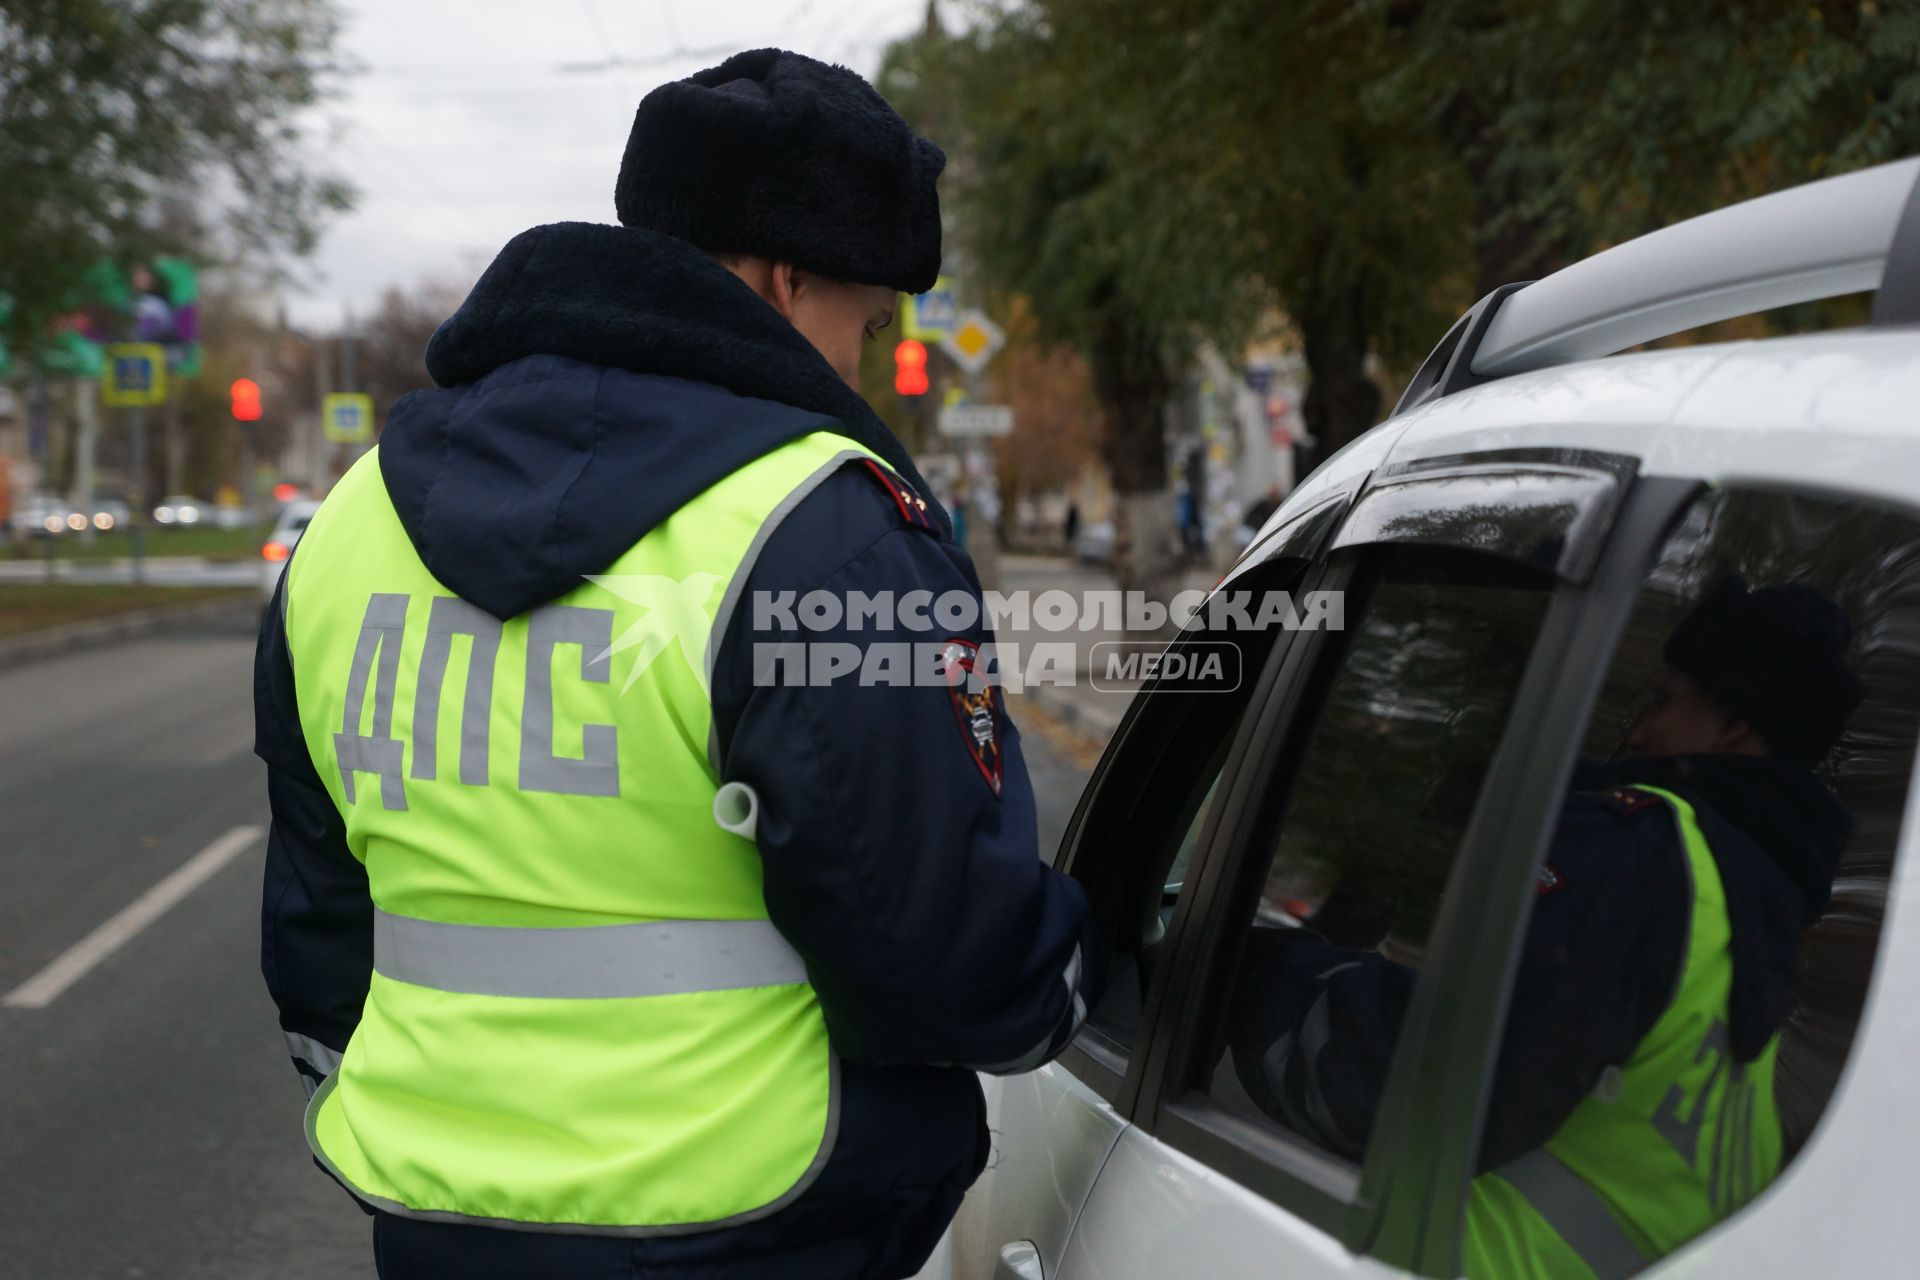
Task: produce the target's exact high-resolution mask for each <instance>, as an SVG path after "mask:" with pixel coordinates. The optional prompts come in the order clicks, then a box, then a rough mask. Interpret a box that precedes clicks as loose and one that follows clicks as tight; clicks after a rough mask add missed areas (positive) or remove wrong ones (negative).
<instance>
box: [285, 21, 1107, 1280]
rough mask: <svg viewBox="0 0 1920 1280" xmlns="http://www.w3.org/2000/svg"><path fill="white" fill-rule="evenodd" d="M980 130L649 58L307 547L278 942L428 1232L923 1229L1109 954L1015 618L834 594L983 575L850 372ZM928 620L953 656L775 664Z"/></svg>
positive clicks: (770, 59)
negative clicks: (1053, 864) (1051, 826)
mask: <svg viewBox="0 0 1920 1280" xmlns="http://www.w3.org/2000/svg"><path fill="white" fill-rule="evenodd" d="M943 163H944V157H943V156H942V155H941V153H940V151H939V149H938V148H937V147H935V146H933V145H932V144H931V143H929V142H927V141H925V140H923V139H920V138H917V137H915V136H914V135H913V134H912V132H911V131H910V130H909V128H908V126H907V125H906V123H905V122H904V121H903V120H902V119H901V118H900V117H899V116H898V115H896V114H895V113H894V111H893V110H892V108H890V107H889V106H888V105H887V103H886V102H885V101H884V100H882V99H881V98H880V96H879V95H878V94H877V93H875V92H874V91H873V89H872V88H871V87H870V86H869V85H868V84H867V83H866V82H865V81H863V80H861V79H860V78H859V77H858V76H856V75H854V74H853V73H851V72H849V71H847V70H845V69H843V68H838V67H831V66H827V65H824V64H822V63H819V62H815V61H813V60H811V59H808V58H803V57H800V56H798V55H796V54H791V53H785V52H781V51H778V50H772V49H763V50H758V51H755V52H751V53H744V54H740V55H737V56H735V57H733V58H729V59H728V60H727V61H726V62H724V63H722V64H721V65H719V66H717V67H714V68H711V69H709V70H706V71H702V72H700V73H699V74H697V75H694V76H692V77H690V78H688V79H686V80H682V81H678V82H675V83H671V84H667V85H664V86H662V87H660V88H658V89H656V90H654V91H653V92H652V93H650V94H648V95H647V97H646V99H645V100H644V101H643V102H642V103H641V104H640V109H639V112H638V114H637V116H636V118H635V120H634V124H633V130H632V134H631V137H630V138H629V140H628V143H627V150H626V156H625V160H624V163H623V164H622V166H621V171H620V177H619V181H618V184H617V187H616V190H615V199H616V205H617V209H618V213H619V217H620V221H621V223H622V224H623V225H620V226H602V225H590V224H585V223H562V224H558V225H554V226H544V227H538V228H535V229H533V230H531V231H528V232H526V233H524V234H522V235H520V236H518V237H516V238H515V239H514V240H513V241H512V242H510V243H509V244H508V245H507V246H506V248H505V249H504V250H502V252H501V253H500V256H499V257H498V258H497V259H496V260H495V262H494V264H493V265H492V267H490V268H489V269H488V271H487V272H486V274H485V275H484V276H482V278H481V279H480V281H479V283H478V284H477V285H476V286H475V287H474V290H473V292H472V294H471V295H470V296H469V297H468V298H467V300H466V302H465V303H464V304H462V306H461V307H460V309H459V311H458V312H457V313H455V315H454V316H453V317H452V318H451V319H449V320H448V321H447V322H446V323H445V324H443V325H442V326H441V327H440V329H439V331H438V332H437V333H436V334H435V335H434V338H433V340H432V342H431V343H430V344H429V345H428V348H427V353H426V363H427V368H428V371H429V372H430V373H431V374H432V375H433V377H434V380H435V382H436V383H437V384H438V387H437V389H434V390H430V391H423V392H417V393H415V394H413V395H411V396H408V397H406V398H405V399H403V400H401V401H400V402H399V403H398V404H396V405H395V406H394V408H393V410H392V412H391V414H390V416H389V418H388V421H387V426H386V430H385V433H384V434H383V436H382V439H381V442H380V445H379V447H378V448H377V449H376V450H374V451H373V452H371V453H369V454H368V455H367V456H366V457H365V458H363V459H362V460H361V461H360V463H359V464H358V465H356V466H355V467H354V468H353V470H352V471H351V472H349V473H348V475H347V476H346V477H345V478H344V479H343V480H342V481H341V483H340V484H339V485H338V486H337V487H336V488H335V489H334V490H333V492H332V494H331V495H330V496H329V497H328V499H327V501H326V503H325V504H324V505H323V506H322V507H321V509H320V511H319V512H318V513H317V514H316V515H315V516H314V518H313V521H312V523H311V525H310V526H309V527H308V529H307V531H306V533H305V534H304V536H303V537H302V539H301V541H300V544H299V546H298V548H297V550H296V552H295V554H294V555H293V557H292V559H291V560H290V561H289V562H288V565H287V570H286V575H285V577H284V578H283V579H282V584H281V588H280V591H279V593H278V594H277V595H276V598H275V600H274V602H273V604H272V606H271V607H270V608H269V610H268V614H267V618H266V621H265V624H264V627H263V630H262V635H261V642H260V650H259V658H258V666H257V680H256V684H257V694H256V703H257V714H258V729H257V749H258V751H259V752H260V754H261V755H262V756H263V757H265V758H266V760H267V762H268V765H269V771H268V795H269V798H270V800H271V802H272V810H273V828H272V834H271V837H270V840H269V846H268V858H267V872H266V891H265V910H264V928H265V938H264V942H263V965H264V968H265V972H266V977H267V982H268V986H269V988H270V990H271V992H272V995H273V997H274V999H275V1001H276V1003H277V1004H278V1006H279V1009H280V1021H281V1026H282V1028H283V1029H284V1030H285V1032H286V1033H287V1039H288V1044H289V1046H290V1048H291V1049H292V1052H293V1055H294V1059H295V1065H296V1066H297V1067H299V1069H300V1070H301V1072H302V1074H303V1075H304V1076H305V1077H306V1080H307V1083H308V1086H309V1088H310V1090H317V1091H316V1092H314V1094H313V1098H312V1101H311V1103H310V1104H309V1107H308V1112H307V1132H308V1135H309V1142H310V1145H311V1146H312V1149H313V1152H314V1154H315V1156H316V1157H317V1158H318V1160H319V1161H320V1162H321V1164H322V1165H323V1166H324V1167H325V1168H326V1169H327V1171H328V1172H329V1173H331V1174H332V1175H333V1176H334V1177H335V1178H336V1179H337V1180H338V1181H339V1182H340V1183H341V1184H342V1185H344V1186H345V1187H346V1188H347V1189H348V1190H349V1191H351V1192H352V1193H353V1194H354V1195H355V1196H356V1197H357V1198H358V1199H359V1200H360V1201H361V1203H362V1204H364V1205H365V1206H366V1207H367V1208H368V1209H369V1210H370V1211H371V1212H373V1213H374V1215H375V1219H374V1241H375V1256H376V1261H377V1265H378V1267H379V1271H380V1274H381V1275H382V1276H383V1277H387V1278H388V1280H399V1278H401V1277H427V1276H432V1277H436V1278H438V1277H447V1276H453V1277H460V1280H484V1278H486V1277H503V1278H504V1277H508V1276H511V1277H515V1278H516V1280H525V1278H527V1277H584V1276H589V1275H591V1276H608V1277H611V1276H634V1277H637V1276H642V1275H645V1276H649V1277H663V1278H664V1277H674V1276H687V1277H695V1276H698V1277H720V1276H726V1277H729V1278H730V1280H752V1278H761V1280H774V1278H775V1277H778V1278H780V1280H809V1278H811V1277H821V1278H823V1280H824V1278H825V1277H835V1278H838V1277H852V1276H861V1277H904V1276H908V1275H911V1274H913V1273H914V1272H915V1271H917V1270H918V1269H919V1268H920V1266H921V1264H922V1263H923V1262H924V1261H925V1259H926V1258H927V1256H928V1254H929V1252H930V1251H931V1250H932V1248H933V1246H934V1244H935V1242H936V1241H937V1240H938V1239H939V1237H940V1235H941V1233H942V1232H943V1231H944V1230H945V1228H946V1226H947V1223H948V1222H949V1220H950V1219H951V1218H952V1216H953V1214H954V1211H955V1209H956V1208H957V1207H958V1205H959V1203H960V1198H961V1196H962V1194H963V1193H964V1192H965V1190H966V1188H967V1186H968V1185H969V1184H970V1183H971V1182H972V1181H973V1180H974V1178H975V1177H977V1176H978V1175H979V1173H980V1170H981V1169H982V1168H983V1166H984V1165H985V1163H986V1160H987V1158H988V1153H989V1139H988V1134H987V1130H986V1125H985V1111H984V1106H983V1102H982V1095H981V1091H980V1086H979V1083H978V1080H977V1078H976V1075H975V1072H976V1071H997V1072H1015V1071H1023V1070H1028V1069H1031V1068H1033V1067H1035V1066H1038V1065H1040V1064H1041V1063H1043V1062H1045V1061H1047V1060H1048V1059H1049V1058H1051V1057H1052V1056H1053V1055H1054V1054H1056V1053H1058V1052H1059V1051H1060V1050H1061V1049H1062V1048H1063V1047H1064V1046H1065V1045H1066V1043H1067V1041H1068V1039H1069V1038H1070V1037H1071V1036H1072V1035H1073V1034H1074V1031H1075V1030H1076V1028H1077V1027H1078V1025H1079V1023H1080V1020H1081V1019H1082V1018H1084V1016H1085V1012H1086V1009H1087V1008H1088V1007H1089V1006H1090V1005H1091V1004H1093V1002H1094V1001H1095V1000H1096V999H1097V998H1098V994H1099V981H1100V976H1099V975H1100V971H1101V960H1100V956H1099V954H1098V948H1097V943H1096V942H1095V941H1094V935H1093V933H1092V924H1091V920H1090V916H1089V913H1088V911H1087V905H1086V901H1085V898H1084V897H1083V895H1082V893H1081V891H1080V889H1079V887H1078V886H1077V885H1076V884H1074V882H1072V881H1071V880H1068V879H1067V878H1065V877H1063V876H1060V875H1058V874H1057V873H1055V872H1053V871H1052V870H1051V869H1049V868H1048V867H1046V866H1045V865H1044V864H1043V863H1042V862H1041V860H1040V857H1039V850H1038V848H1037V847H1036V835H1035V829H1034V816H1033V797H1032V794H1031V789H1030V787H1029V784H1028V780H1027V775H1026V769H1025V766H1024V764H1023V762H1022V758H1021V754H1020V749H1019V739H1018V736H1017V734H1016V733H1015V732H1014V729H1013V725H1012V724H1011V722H1010V721H1009V720H1008V719H1007V716H1006V707H1005V704H1004V701H1003V699H1002V697H1001V694H1000V691H999V689H998V688H997V687H995V686H993V685H991V684H988V683H986V682H985V681H984V680H983V679H982V678H981V674H980V671H979V670H978V669H977V663H976V657H977V655H979V653H980V649H981V646H983V645H984V644H986V643H988V642H989V641H990V640H991V633H990V632H989V631H988V630H987V629H986V624H985V623H984V622H976V623H974V624H973V625H971V626H968V627H963V628H958V629H956V630H953V631H939V632H934V633H932V634H926V633H924V632H922V631H919V630H916V629H914V628H913V627H912V625H911V624H912V622H913V620H914V619H915V617H916V615H915V613H914V612H913V610H912V609H911V607H909V608H906V609H903V610H902V611H900V613H899V614H898V615H896V616H894V617H892V618H890V619H888V620H884V621H881V622H878V623H874V622H872V621H871V620H869V619H864V618H852V619H851V620H850V621H843V622H842V623H839V624H836V625H824V624H823V625H821V626H819V627H813V626H811V625H810V624H809V626H808V627H807V629H805V630H803V629H802V626H801V623H800V622H798V621H796V619H795V617H794V614H793V606H792V603H791V602H792V601H794V600H795V599H796V598H805V599H808V600H814V599H816V598H819V597H829V598H831V597H835V596H838V597H841V598H843V599H846V598H850V597H851V596H852V593H854V592H859V593H861V596H863V597H865V598H867V599H874V598H879V597H885V598H889V599H912V598H915V597H919V596H925V597H927V598H929V599H945V598H947V597H949V596H952V595H955V594H961V595H971V596H973V597H974V600H975V605H976V612H977V613H979V614H982V615H983V614H984V610H983V609H981V608H979V588H978V586H977V584H976V582H975V580H974V575H973V569H972V567H971V565H970V563H969V561H968V557H967V555H966V553H965V552H964V551H963V550H961V548H960V547H959V546H958V545H956V543H955V541H954V538H953V536H952V534H951V532H950V530H949V525H948V521H947V516H946V514H945V513H944V512H943V511H942V510H941V508H940V505H939V504H938V503H937V502H933V501H931V500H929V499H928V498H927V497H925V496H923V495H925V494H926V493H927V492H928V490H927V487H926V485H925V483H924V482H923V481H922V480H921V478H920V475H919V472H918V470H917V469H916V468H915V467H914V464H913V461H912V459H911V458H910V457H909V456H908V455H907V452H906V450H905V449H904V448H902V447H901V445H900V443H899V441H898V440H896V439H895V438H894V436H893V435H892V433H891V432H889V431H888V429H887V428H886V427H885V425H884V424H882V423H881V421H880V420H879V419H878V418H877V417H876V416H875V415H874V413H873V411H872V410H871V409H870V408H869V407H868V406H867V405H866V403H865V402H864V401H862V400H861V399H860V397H859V395H858V393H857V391H856V390H855V387H856V386H857V382H858V371H859V363H860V354H861V349H862V346H863V343H864V342H868V341H872V340H873V338H874V336H875V334H876V332H877V331H878V330H880V329H883V328H885V327H886V326H887V324H888V323H889V322H890V320H891V318H892V315H893V311H894V307H895V304H896V302H897V294H896V291H897V290H906V291H911V292H920V291H924V290H926V289H928V288H930V287H931V286H932V284H933V282H934V279H935V277H936V275H937V274H938V271H939V263H940V212H939V200H938V196H937V194H936V192H935V187H934V181H935V178H936V176H937V175H938V174H939V172H940V169H941V167H942V165H943ZM850 612H851V606H849V613H850ZM783 615H784V617H783ZM802 616H803V617H806V616H809V615H808V614H807V613H806V611H805V610H802ZM836 616H837V615H836ZM863 623H866V624H867V625H864V626H863V625H862V624H863ZM918 643H928V647H930V648H932V649H935V650H937V653H938V657H939V665H940V674H941V675H942V676H944V681H938V682H934V683H931V684H929V683H926V682H923V681H916V680H913V679H908V680H906V681H891V682H869V681H866V680H864V679H854V678H849V679H845V680H831V679H827V678H820V679H815V678H812V675H811V674H810V671H811V669H810V668H809V667H808V665H807V664H806V663H805V662H804V661H803V662H802V663H801V664H800V667H799V670H800V673H801V674H800V677H799V678H795V676H794V674H793V673H794V668H792V667H782V666H778V665H776V666H773V667H772V668H771V670H770V669H769V666H768V655H769V654H774V653H778V652H789V653H791V652H801V651H802V649H803V648H804V646H806V645H809V644H818V645H820V646H821V647H822V648H830V649H834V650H841V649H845V648H848V647H857V646H860V645H873V646H875V647H878V646H881V645H886V646H888V647H893V646H896V645H898V646H901V647H905V646H906V645H907V644H918ZM782 673H784V677H783V678H776V677H781V676H782Z"/></svg>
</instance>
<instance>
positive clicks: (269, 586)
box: [260, 498, 320, 600]
mask: <svg viewBox="0 0 1920 1280" xmlns="http://www.w3.org/2000/svg"><path fill="white" fill-rule="evenodd" d="M319 509H320V503H319V502H318V501H317V500H316V499H313V498H296V499H294V500H293V501H292V502H289V503H288V504H287V505H286V506H285V507H283V508H281V511H280V519H279V520H278V521H277V522H275V524H274V526H273V534H272V536H271V537H269V538H268V539H267V541H266V544H265V545H264V546H262V547H261V548H260V558H261V560H263V561H264V562H265V565H264V567H263V569H262V572H261V574H260V594H261V596H262V598H263V599H266V600H271V599H273V593H274V590H275V588H277V587H278V586H279V585H280V575H281V574H283V573H285V572H286V571H287V558H288V557H289V556H291V555H292V554H293V549H294V548H295V547H297V546H299V545H300V535H301V534H303V533H305V532H306V531H307V525H308V524H309V523H310V522H311V521H312V520H313V513H314V512H316V511H318V510H319Z"/></svg>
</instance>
